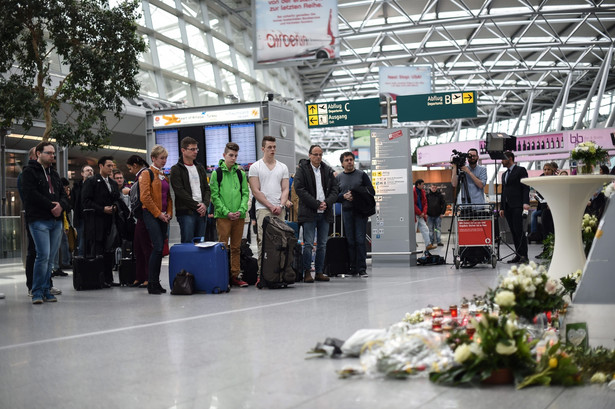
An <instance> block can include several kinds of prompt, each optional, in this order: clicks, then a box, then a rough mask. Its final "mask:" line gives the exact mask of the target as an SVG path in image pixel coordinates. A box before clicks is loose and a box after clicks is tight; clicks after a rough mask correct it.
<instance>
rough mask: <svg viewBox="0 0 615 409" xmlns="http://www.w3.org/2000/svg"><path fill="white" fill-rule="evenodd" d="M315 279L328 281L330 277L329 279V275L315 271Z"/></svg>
mask: <svg viewBox="0 0 615 409" xmlns="http://www.w3.org/2000/svg"><path fill="white" fill-rule="evenodd" d="M315 280H316V281H329V280H330V279H329V277H327V276H326V275H324V274H323V273H317V274H316V278H315Z"/></svg>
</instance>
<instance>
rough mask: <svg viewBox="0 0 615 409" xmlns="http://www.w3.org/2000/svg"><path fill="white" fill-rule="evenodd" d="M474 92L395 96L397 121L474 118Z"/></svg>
mask: <svg viewBox="0 0 615 409" xmlns="http://www.w3.org/2000/svg"><path fill="white" fill-rule="evenodd" d="M476 116H477V115H476V92H475V91H455V92H440V93H435V94H420V95H405V96H401V95H400V96H398V97H397V120H398V121H399V122H413V121H433V120H438V119H453V118H475V117H476Z"/></svg>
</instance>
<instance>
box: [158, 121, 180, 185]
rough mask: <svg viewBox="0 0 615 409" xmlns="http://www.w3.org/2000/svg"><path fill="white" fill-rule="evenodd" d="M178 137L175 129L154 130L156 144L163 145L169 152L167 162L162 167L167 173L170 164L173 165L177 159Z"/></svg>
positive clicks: (169, 170) (169, 169)
mask: <svg viewBox="0 0 615 409" xmlns="http://www.w3.org/2000/svg"><path fill="white" fill-rule="evenodd" d="M178 137H179V134H178V131H177V129H161V130H156V144H157V145H161V146H164V147H165V149H166V150H167V152H169V157H168V158H167V163H166V165H165V166H164V168H162V170H163V171H164V173H165V174H167V175H168V174H169V173H170V172H171V166H173V165H175V164H176V163H177V161H178V160H179V146H178Z"/></svg>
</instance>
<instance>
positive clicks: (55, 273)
mask: <svg viewBox="0 0 615 409" xmlns="http://www.w3.org/2000/svg"><path fill="white" fill-rule="evenodd" d="M67 275H68V273H65V272H64V271H62V269H61V268H56V269H55V270H53V271H52V272H51V276H52V277H66V276H67Z"/></svg>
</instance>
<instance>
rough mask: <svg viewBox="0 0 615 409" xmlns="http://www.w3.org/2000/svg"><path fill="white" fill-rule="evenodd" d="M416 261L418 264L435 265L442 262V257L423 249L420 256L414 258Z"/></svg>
mask: <svg viewBox="0 0 615 409" xmlns="http://www.w3.org/2000/svg"><path fill="white" fill-rule="evenodd" d="M416 263H417V264H418V265H420V266H435V265H439V264H444V257H442V256H439V255H437V254H431V253H430V252H429V251H425V253H423V256H422V257H418V258H417V259H416Z"/></svg>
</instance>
